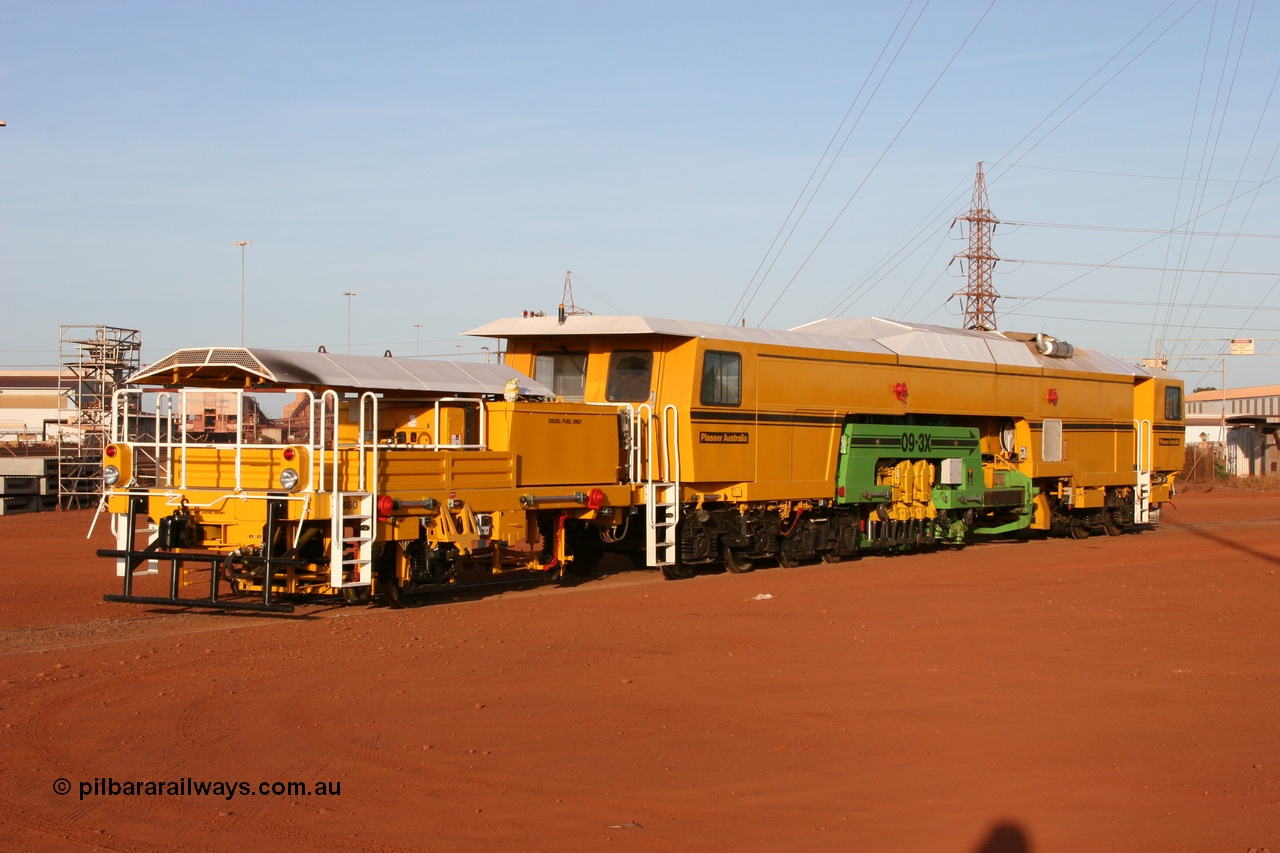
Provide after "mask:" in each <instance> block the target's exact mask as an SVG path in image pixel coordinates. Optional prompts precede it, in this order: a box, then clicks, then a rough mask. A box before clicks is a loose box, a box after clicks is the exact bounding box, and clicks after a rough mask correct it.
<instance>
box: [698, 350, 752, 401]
mask: <svg viewBox="0 0 1280 853" xmlns="http://www.w3.org/2000/svg"><path fill="white" fill-rule="evenodd" d="M701 400H702V405H704V406H740V405H742V356H741V355H739V354H738V353H736V352H708V353H707V354H706V355H705V356H703V359H702V396H701Z"/></svg>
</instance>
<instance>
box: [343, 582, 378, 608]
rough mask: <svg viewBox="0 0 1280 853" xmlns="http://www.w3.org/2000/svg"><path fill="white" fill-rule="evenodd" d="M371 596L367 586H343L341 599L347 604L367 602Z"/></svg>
mask: <svg viewBox="0 0 1280 853" xmlns="http://www.w3.org/2000/svg"><path fill="white" fill-rule="evenodd" d="M370 598H372V596H371V595H370V593H369V587H367V586H344V587H343V588H342V600H343V601H345V602H346V603H347V604H368V603H369V600H370Z"/></svg>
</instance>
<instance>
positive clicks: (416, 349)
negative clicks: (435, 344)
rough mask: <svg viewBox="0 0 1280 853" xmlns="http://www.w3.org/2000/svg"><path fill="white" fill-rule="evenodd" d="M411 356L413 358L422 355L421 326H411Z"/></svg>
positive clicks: (419, 324)
mask: <svg viewBox="0 0 1280 853" xmlns="http://www.w3.org/2000/svg"><path fill="white" fill-rule="evenodd" d="M413 354H414V355H415V356H420V355H422V324H421V323H414V324H413Z"/></svg>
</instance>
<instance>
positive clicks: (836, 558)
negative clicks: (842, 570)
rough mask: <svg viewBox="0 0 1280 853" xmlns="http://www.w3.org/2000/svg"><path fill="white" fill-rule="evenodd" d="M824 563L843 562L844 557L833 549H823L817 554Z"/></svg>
mask: <svg viewBox="0 0 1280 853" xmlns="http://www.w3.org/2000/svg"><path fill="white" fill-rule="evenodd" d="M818 556H819V557H821V558H822V562H824V563H843V562H844V557H843V556H841V555H840V554H839V553H837V552H835V551H823V552H822V553H821V554H819V555H818Z"/></svg>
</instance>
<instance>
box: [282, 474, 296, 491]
mask: <svg viewBox="0 0 1280 853" xmlns="http://www.w3.org/2000/svg"><path fill="white" fill-rule="evenodd" d="M280 488H282V489H284V490H285V491H286V492H292V491H293V490H294V489H296V488H298V472H297V471H295V470H293V469H292V468H285V469H284V470H283V471H281V472H280Z"/></svg>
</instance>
